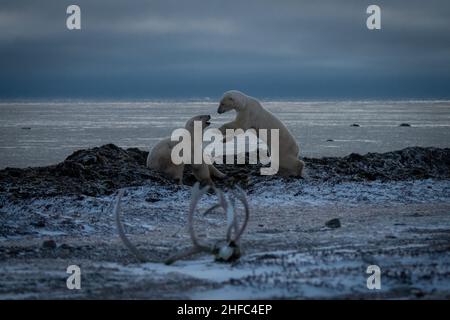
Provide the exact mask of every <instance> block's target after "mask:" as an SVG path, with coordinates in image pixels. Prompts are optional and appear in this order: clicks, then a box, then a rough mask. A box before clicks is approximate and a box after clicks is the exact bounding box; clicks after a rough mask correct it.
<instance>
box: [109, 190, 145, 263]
mask: <svg viewBox="0 0 450 320" xmlns="http://www.w3.org/2000/svg"><path fill="white" fill-rule="evenodd" d="M122 196H123V190H119V193H118V195H117V200H116V203H115V205H114V213H115V216H116V226H117V231H118V232H119V237H120V239H121V240H122V242H123V243H124V244H125V246H126V247H127V248H128V250H130V251H131V253H132V254H133V255H134V256H135V257H136V258H137V259H138V260H139V261H141V262H146V261H147V259H145V258H144V256H143V255H142V254H141V253H140V252H139V251H138V249H137V248H136V247H135V246H134V245H133V244H132V243H131V242H130V240H129V239H128V238H127V236H126V235H125V230H124V228H123V225H122V222H121V221H120V200H121V199H122Z"/></svg>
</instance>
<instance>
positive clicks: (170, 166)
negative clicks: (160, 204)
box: [147, 115, 225, 185]
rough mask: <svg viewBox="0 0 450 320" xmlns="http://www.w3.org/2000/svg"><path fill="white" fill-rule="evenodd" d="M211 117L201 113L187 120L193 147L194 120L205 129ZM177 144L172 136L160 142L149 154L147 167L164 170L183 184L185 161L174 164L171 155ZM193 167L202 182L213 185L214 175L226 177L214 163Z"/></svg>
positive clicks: (186, 127)
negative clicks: (200, 123)
mask: <svg viewBox="0 0 450 320" xmlns="http://www.w3.org/2000/svg"><path fill="white" fill-rule="evenodd" d="M210 119H211V116H209V115H200V116H195V117H193V118H191V119H189V120H188V121H187V122H186V125H185V129H186V130H188V131H189V133H190V134H191V139H192V140H191V145H192V147H193V142H194V121H201V122H202V130H204V129H206V128H207V127H208V126H209V125H210V124H211V123H210V122H209V120H210ZM177 144H178V141H172V140H171V139H170V138H166V139H164V140H162V141H160V142H158V143H157V144H156V145H155V146H154V147H153V149H152V150H151V151H150V153H149V154H148V157H147V167H148V168H150V169H154V170H156V171H159V172H162V173H163V174H165V175H167V176H169V177H171V178H173V179H175V180H177V182H178V184H180V185H181V184H183V172H184V163H181V164H174V163H173V162H172V157H171V154H172V149H173V147H175V145H177ZM191 167H192V173H193V174H194V176H195V178H196V179H197V180H198V181H199V182H200V183H201V184H208V185H213V181H212V179H211V177H212V176H214V177H217V178H224V177H225V174H223V173H222V172H220V171H219V170H218V169H216V168H215V167H214V166H213V165H208V164H206V163H204V162H203V163H202V164H192V165H191Z"/></svg>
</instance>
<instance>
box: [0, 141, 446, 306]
mask: <svg viewBox="0 0 450 320" xmlns="http://www.w3.org/2000/svg"><path fill="white" fill-rule="evenodd" d="M104 152H110V153H108V154H109V155H116V156H117V155H118V157H116V158H107V159H109V160H110V159H113V160H111V161H109V160H106V162H102V163H97V162H98V160H95V161H94V159H95V158H93V157H91V156H92V155H93V154H94V155H95V156H96V157H98V156H99V155H101V154H102V153H104ZM133 152H134V153H133ZM130 154H134V155H136V157H137V156H138V155H139V154H140V153H138V152H137V151H131V152H129V151H123V150H122V149H119V148H117V147H112V146H107V147H102V148H98V149H96V150H95V151H92V150H90V151H87V152H81V154H80V153H79V154H78V155H72V156H71V157H69V158H71V159H72V160H70V161H71V162H69V164H67V163H65V164H64V163H63V164H60V165H57V166H53V167H50V168H49V167H47V168H43V169H35V168H31V169H25V170H21V169H20V170H21V171H17V169H8V170H6V171H5V170H4V171H1V175H3V177H6V179H5V180H2V181H1V183H0V185H1V186H2V188H3V189H2V191H1V192H0V268H1V270H2V272H1V273H0V283H1V284H2V286H1V287H0V299H23V298H26V299H49V298H94V299H99V298H106V299H110V298H112V299H122V298H124V299H130V298H144V299H161V298H168V299H170V298H194V299H214V298H217V299H220V298H221V299H228V298H234V299H240V298H242V299H255V298H266V299H272V298H288V299H289V298H296V299H297V298H368V299H372V298H412V299H418V298H440V299H448V298H449V297H450V282H449V279H450V278H449V275H450V259H449V255H448V250H449V245H450V238H449V234H450V220H449V219H448V212H449V210H450V178H449V173H448V167H449V166H448V161H449V159H448V158H446V157H447V155H448V149H434V148H431V149H429V148H408V149H405V150H401V151H397V152H392V153H387V154H369V155H365V156H359V155H350V156H348V157H344V158H327V159H306V161H307V163H308V165H309V170H308V175H309V177H308V178H307V179H281V178H277V177H271V178H267V177H266V178H264V177H263V178H261V177H260V176H259V175H257V174H256V173H255V172H257V168H247V167H237V168H234V169H229V171H228V174H229V175H230V177H232V179H231V180H232V181H231V183H229V184H226V185H225V184H222V185H220V186H221V187H223V188H224V189H225V191H226V192H227V189H228V188H229V187H232V185H233V184H236V183H237V184H239V185H241V186H243V187H244V188H245V190H246V192H247V193H248V199H249V202H250V206H251V211H252V215H251V219H250V222H249V227H248V230H246V232H245V234H244V236H243V239H242V246H243V249H244V255H243V257H242V258H241V259H240V260H239V261H238V262H237V263H234V264H232V265H228V264H225V265H224V264H218V263H215V262H213V258H212V257H208V256H198V257H192V258H191V259H188V260H184V261H179V262H177V263H175V264H174V265H173V266H165V265H163V264H161V263H156V262H149V263H138V261H136V260H135V259H134V257H133V256H132V255H131V254H130V253H129V252H128V251H127V250H126V249H125V248H124V246H123V244H122V243H121V242H120V240H119V239H118V236H117V231H116V228H115V224H114V217H113V213H112V203H113V201H114V199H115V197H116V192H117V190H118V188H122V189H123V190H124V191H125V195H124V197H123V199H122V208H123V215H122V216H123V223H124V225H125V228H126V232H127V234H128V235H129V237H130V238H131V239H132V241H133V242H134V243H135V244H137V246H138V248H139V250H140V251H141V252H142V253H143V254H144V255H145V256H146V257H148V258H149V260H150V261H163V260H164V259H165V258H167V256H168V255H170V254H173V253H174V250H179V249H180V248H184V247H187V246H189V244H190V240H189V235H188V233H187V232H186V212H187V207H188V205H189V198H190V189H191V188H190V186H189V184H191V183H192V182H193V179H192V178H191V177H189V176H188V177H187V179H186V182H187V183H188V184H187V185H184V186H174V185H173V184H172V183H171V182H170V181H167V180H166V179H164V178H162V177H160V176H158V175H155V173H152V172H146V171H145V170H146V169H145V167H144V168H143V166H142V165H140V164H139V161H137V162H136V161H135V160H134V158H133V157H132V156H131V157H130ZM78 156H80V157H81V159H85V160H84V161H93V162H92V163H90V164H89V162H88V163H87V164H86V163H85V164H84V165H83V164H80V161H79V160H77V161H74V159H77V157H78ZM87 156H89V157H87ZM141 158H142V157H141ZM88 159H91V160H88ZM114 159H115V160H114ZM138 159H140V158H138ZM108 161H109V162H108ZM124 163H125V164H126V163H128V164H130V165H131V167H130V168H131V169H136V171H133V172H129V171H128V170H131V169H130V168H129V167H121V165H124ZM105 164H106V165H105ZM80 166H82V167H80ZM394 167H395V168H394ZM70 168H72V169H73V170H69V169H70ZM102 168H103V169H102ZM390 168H394V170H392V171H390ZM40 170H42V171H40ZM66 170H68V171H66ZM102 170H104V171H102ZM121 170H124V171H121ZM233 170H234V171H233ZM49 172H53V173H60V174H66V175H55V176H53V177H52V176H48V175H47V174H48V173H49ZM89 172H92V174H93V175H94V172H95V176H93V178H92V179H91V178H90V177H89V176H87V173H89ZM355 172H356V173H355ZM114 173H118V174H119V175H120V177H119V178H118V181H119V182H118V183H117V184H113V185H110V186H106V187H103V183H104V181H105V180H104V179H106V178H107V177H109V176H110V175H111V174H114ZM141 173H145V175H143V176H142V177H141V176H139V175H140V174H141ZM382 173H384V175H382ZM388 173H390V176H388V175H387V174H388ZM130 174H134V175H130ZM5 175H6V176H5ZM39 177H44V181H40V180H39ZM27 178H28V179H30V180H29V181H28V184H27V183H25V185H24V186H21V185H18V182H21V181H22V182H26V179H27ZM47 178H48V179H47ZM127 178H129V180H127ZM33 179H34V180H33ZM46 179H47V180H46ZM52 179H55V180H52ZM133 179H135V180H133ZM139 179H141V180H139ZM60 180H61V181H62V182H61V184H60V185H59V184H58V183H59V181H60ZM55 181H56V185H53V189H52V184H51V183H52V182H55ZM73 181H75V187H74V188H73V189H70V183H71V182H73ZM139 181H141V184H140V185H135V186H133V184H134V183H136V182H139ZM63 183H65V184H69V190H67V188H66V189H63ZM83 184H86V185H83ZM33 186H34V187H36V189H35V191H36V192H35V193H33V192H30V190H31V191H32V190H33V189H32V188H33ZM78 187H80V188H78ZM27 188H28V189H27ZM45 188H47V189H45ZM58 188H60V189H58ZM86 190H88V191H92V194H89V192H87V193H86V192H83V191H86ZM47 191H48V192H47ZM63 191H70V192H68V193H67V194H65V193H64V192H63ZM214 201H215V197H214V196H213V195H207V196H205V197H204V199H203V200H202V201H201V202H200V204H199V205H200V207H201V208H207V207H209V206H210V205H211V204H212V203H213V202H214ZM331 220H339V224H337V225H330V224H329V223H328V222H330V221H331ZM223 226H224V215H223V213H222V212H219V211H217V212H214V213H213V214H211V215H210V216H207V217H202V218H199V220H198V225H197V227H198V228H199V229H198V231H199V234H201V235H202V237H205V238H206V239H207V240H208V241H215V240H217V239H219V238H221V237H222V235H223ZM70 264H77V265H80V266H81V268H82V270H83V274H84V276H83V280H82V288H83V290H81V291H69V290H67V289H66V288H65V281H66V277H67V274H66V273H65V270H66V268H67V266H68V265H70ZM371 264H377V265H379V266H380V267H381V269H382V272H383V279H382V283H383V284H382V290H381V291H377V292H374V291H370V290H368V289H367V288H366V285H365V284H366V277H367V275H366V273H365V270H366V268H367V266H368V265H371Z"/></svg>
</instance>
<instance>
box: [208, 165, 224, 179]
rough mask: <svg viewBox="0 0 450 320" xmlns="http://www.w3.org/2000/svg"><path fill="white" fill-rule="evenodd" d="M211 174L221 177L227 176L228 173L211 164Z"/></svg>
mask: <svg viewBox="0 0 450 320" xmlns="http://www.w3.org/2000/svg"><path fill="white" fill-rule="evenodd" d="M209 174H210V176H212V177H216V178H219V179H222V178H225V177H226V174H224V173H222V172H221V171H220V170H219V169H217V168H216V167H214V166H213V165H209Z"/></svg>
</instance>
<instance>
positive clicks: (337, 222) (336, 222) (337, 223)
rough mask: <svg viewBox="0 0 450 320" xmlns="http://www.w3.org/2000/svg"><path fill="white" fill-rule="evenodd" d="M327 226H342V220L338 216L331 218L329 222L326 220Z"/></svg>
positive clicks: (333, 227)
mask: <svg viewBox="0 0 450 320" xmlns="http://www.w3.org/2000/svg"><path fill="white" fill-rule="evenodd" d="M325 226H327V227H328V228H332V229H335V228H340V227H341V221H340V220H339V219H337V218H335V219H331V220H328V221H327V222H325Z"/></svg>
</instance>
